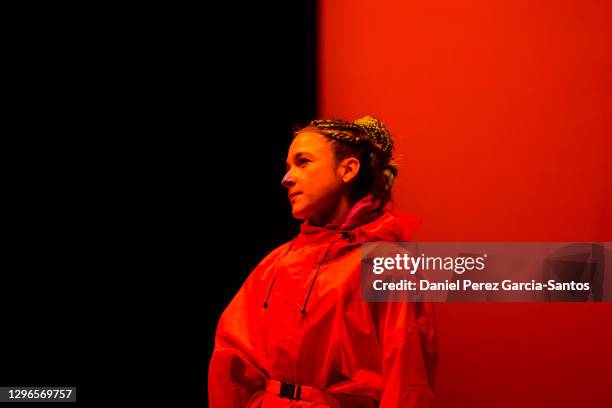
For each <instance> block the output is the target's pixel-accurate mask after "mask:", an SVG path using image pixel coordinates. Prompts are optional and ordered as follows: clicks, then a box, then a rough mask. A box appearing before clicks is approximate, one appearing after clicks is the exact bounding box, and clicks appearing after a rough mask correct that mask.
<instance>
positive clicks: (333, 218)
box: [310, 196, 353, 227]
mask: <svg viewBox="0 0 612 408" xmlns="http://www.w3.org/2000/svg"><path fill="white" fill-rule="evenodd" d="M352 206H353V203H351V202H350V200H349V199H348V197H346V196H343V197H342V198H341V199H340V201H339V202H338V205H337V206H336V207H335V208H334V210H333V211H331V212H330V213H329V214H323V215H321V216H317V217H313V218H311V220H310V221H311V222H312V223H313V224H315V225H320V226H323V227H324V226H326V225H329V224H332V225H340V224H342V222H343V221H344V220H345V219H346V216H347V215H348V213H349V211H350V210H351V207H352Z"/></svg>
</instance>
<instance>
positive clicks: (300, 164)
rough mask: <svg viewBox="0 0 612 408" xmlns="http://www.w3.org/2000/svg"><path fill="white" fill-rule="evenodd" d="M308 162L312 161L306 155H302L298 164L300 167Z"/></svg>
mask: <svg viewBox="0 0 612 408" xmlns="http://www.w3.org/2000/svg"><path fill="white" fill-rule="evenodd" d="M308 163H310V160H308V159H307V158H305V157H300V158H299V159H298V161H297V165H298V167H304V166H306V165H307V164H308Z"/></svg>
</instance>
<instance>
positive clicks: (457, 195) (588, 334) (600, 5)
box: [319, 0, 612, 407]
mask: <svg viewBox="0 0 612 408" xmlns="http://www.w3.org/2000/svg"><path fill="white" fill-rule="evenodd" d="M611 4H612V3H611V2H609V1H605V0H602V1H584V0H556V1H553V0H550V1H538V2H536V1H532V0H514V1H503V2H502V1H492V0H488V1H487V0H465V1H461V2H456V1H451V0H444V1H431V0H430V1H425V0H419V1H400V0H386V1H363V0H359V1H356V0H351V1H340V0H330V1H320V2H319V13H320V14H319V41H320V43H319V50H320V54H319V78H320V84H319V95H320V100H319V116H322V117H340V118H345V119H355V118H357V117H359V116H363V115H366V114H369V115H374V116H378V117H379V118H381V119H382V120H383V121H384V122H385V123H386V124H387V125H388V127H389V128H390V130H391V132H392V133H393V134H394V135H395V137H396V139H397V147H398V149H397V154H396V157H397V158H398V161H399V164H400V176H399V178H398V179H397V184H396V185H395V187H394V192H395V203H396V207H397V208H399V209H403V210H408V211H410V212H413V213H415V214H417V215H419V216H421V217H422V218H423V226H422V228H421V229H420V231H419V232H418V234H417V235H416V236H415V239H416V240H420V241H612V211H611V210H610V208H611V207H612V199H611V188H610V181H611V177H610V173H611V169H610V163H609V162H610V157H612V148H611V142H610V136H612V135H611V134H610V133H611V132H610V119H611V118H612V85H611V74H610V73H611V72H612V63H611V62H612V42H611V34H612V18H611V17H612V8H611ZM438 306H439V307H438V323H439V334H440V365H439V371H438V377H437V384H436V392H437V403H438V406H439V407H451V406H453V407H468V406H469V407H485V406H491V405H492V404H493V405H495V406H508V407H510V406H515V405H516V404H519V403H521V404H527V405H528V406H533V405H540V406H542V405H544V406H569V405H572V404H577V405H578V406H585V405H589V404H592V405H595V406H606V405H607V406H612V392H610V391H609V389H606V388H609V387H610V386H611V385H612V305H611V304H478V303H473V304H443V305H438Z"/></svg>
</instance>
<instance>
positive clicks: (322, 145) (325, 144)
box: [287, 131, 333, 157]
mask: <svg viewBox="0 0 612 408" xmlns="http://www.w3.org/2000/svg"><path fill="white" fill-rule="evenodd" d="M298 153H310V154H312V155H315V156H325V155H330V154H333V150H332V145H331V143H330V141H329V140H328V139H327V138H326V137H325V136H323V135H321V134H320V133H317V132H312V131H306V132H301V133H298V135H297V136H296V137H295V138H294V139H293V142H291V146H290V147H289V153H288V154H287V156H288V157H292V156H294V155H296V154H298Z"/></svg>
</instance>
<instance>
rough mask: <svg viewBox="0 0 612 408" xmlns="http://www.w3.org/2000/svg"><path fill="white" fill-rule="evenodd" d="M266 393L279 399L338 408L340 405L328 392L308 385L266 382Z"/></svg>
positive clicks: (274, 381)
mask: <svg viewBox="0 0 612 408" xmlns="http://www.w3.org/2000/svg"><path fill="white" fill-rule="evenodd" d="M266 391H267V392H270V393H272V394H275V395H278V396H280V397H281V398H288V399H292V400H302V401H311V402H319V403H323V404H327V405H329V406H332V407H339V406H340V404H339V403H338V400H336V399H335V398H334V397H333V396H332V395H331V394H330V393H329V392H327V391H323V390H320V389H318V388H316V387H310V386H308V385H301V384H292V383H288V382H285V381H277V380H268V382H267V384H266Z"/></svg>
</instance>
